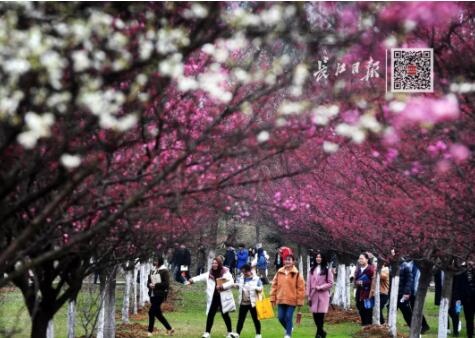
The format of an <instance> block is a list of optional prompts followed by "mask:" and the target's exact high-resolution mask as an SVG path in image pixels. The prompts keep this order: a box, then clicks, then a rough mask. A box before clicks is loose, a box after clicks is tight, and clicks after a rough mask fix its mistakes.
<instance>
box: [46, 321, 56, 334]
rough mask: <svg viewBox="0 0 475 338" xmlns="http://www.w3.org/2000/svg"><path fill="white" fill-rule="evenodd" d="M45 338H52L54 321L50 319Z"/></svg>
mask: <svg viewBox="0 0 475 338" xmlns="http://www.w3.org/2000/svg"><path fill="white" fill-rule="evenodd" d="M46 338H54V321H53V318H51V319H50V320H49V321H48V328H47V329H46Z"/></svg>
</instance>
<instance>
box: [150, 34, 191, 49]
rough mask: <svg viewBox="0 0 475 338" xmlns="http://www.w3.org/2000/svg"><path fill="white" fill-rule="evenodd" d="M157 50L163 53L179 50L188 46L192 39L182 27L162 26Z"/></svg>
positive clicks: (158, 35) (158, 36)
mask: <svg viewBox="0 0 475 338" xmlns="http://www.w3.org/2000/svg"><path fill="white" fill-rule="evenodd" d="M157 39H158V41H157V45H156V48H157V51H158V52H159V53H161V54H168V53H173V52H177V51H178V50H179V48H180V47H184V46H188V45H189V44H190V39H189V38H188V36H187V33H186V32H185V30H184V29H182V28H162V29H160V30H159V31H158V34H157Z"/></svg>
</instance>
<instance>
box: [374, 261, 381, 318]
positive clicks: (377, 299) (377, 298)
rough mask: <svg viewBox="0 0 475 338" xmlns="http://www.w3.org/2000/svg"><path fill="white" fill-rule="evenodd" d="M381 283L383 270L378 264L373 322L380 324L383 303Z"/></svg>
mask: <svg viewBox="0 0 475 338" xmlns="http://www.w3.org/2000/svg"><path fill="white" fill-rule="evenodd" d="M380 283H381V270H380V269H379V268H378V266H376V276H375V283H374V307H373V324H376V325H380V324H381V312H380V309H379V308H380V307H381V306H380V305H381V297H380V296H381V292H380V291H381V290H380Z"/></svg>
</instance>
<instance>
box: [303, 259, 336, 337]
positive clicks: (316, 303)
mask: <svg viewBox="0 0 475 338" xmlns="http://www.w3.org/2000/svg"><path fill="white" fill-rule="evenodd" d="M312 258H313V261H314V262H313V264H312V268H311V270H310V274H309V275H308V280H307V290H306V294H307V297H308V306H309V308H310V311H312V314H313V320H314V321H315V325H316V326H317V333H316V334H315V338H325V337H326V336H327V333H326V332H325V330H324V329H323V322H324V319H325V313H327V312H328V307H329V306H330V290H331V288H332V286H333V273H332V271H331V269H329V268H328V261H327V258H326V257H325V256H323V255H322V254H321V253H320V252H316V253H315V254H314V255H313V257H312Z"/></svg>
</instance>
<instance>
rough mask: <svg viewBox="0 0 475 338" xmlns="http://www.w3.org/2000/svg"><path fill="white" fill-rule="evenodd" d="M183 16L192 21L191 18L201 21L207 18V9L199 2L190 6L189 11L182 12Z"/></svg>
mask: <svg viewBox="0 0 475 338" xmlns="http://www.w3.org/2000/svg"><path fill="white" fill-rule="evenodd" d="M183 16H184V17H185V18H186V19H193V18H198V19H203V18H206V17H207V16H208V8H206V7H205V6H203V5H202V4H200V3H199V2H195V3H193V4H192V5H191V7H190V8H189V9H186V10H185V11H184V12H183Z"/></svg>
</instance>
